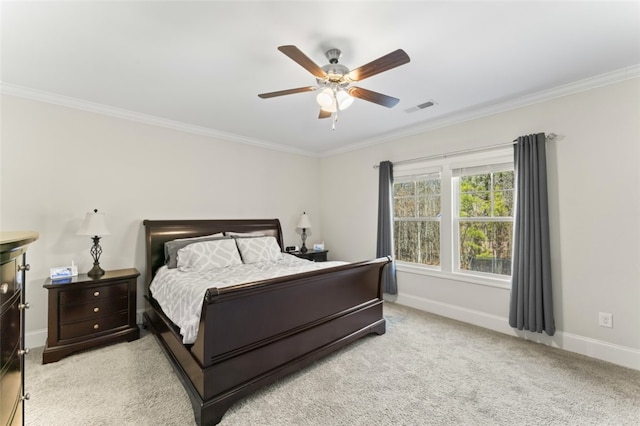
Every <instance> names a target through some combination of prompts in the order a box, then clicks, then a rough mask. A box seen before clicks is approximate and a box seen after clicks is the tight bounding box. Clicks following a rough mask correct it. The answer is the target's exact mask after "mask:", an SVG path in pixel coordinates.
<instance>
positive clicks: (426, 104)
mask: <svg viewBox="0 0 640 426" xmlns="http://www.w3.org/2000/svg"><path fill="white" fill-rule="evenodd" d="M435 104H436V103H435V102H434V101H433V100H428V101H426V102H423V103H421V104H419V105H416V106H414V107H411V108H408V109H406V110H405V111H406V112H416V111H420V110H421V109H426V108H429V107H432V106H434V105H435Z"/></svg>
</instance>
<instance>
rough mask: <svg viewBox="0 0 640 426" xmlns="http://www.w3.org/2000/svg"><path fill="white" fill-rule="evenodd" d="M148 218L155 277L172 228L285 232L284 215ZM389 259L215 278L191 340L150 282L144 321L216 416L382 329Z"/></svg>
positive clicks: (201, 409)
mask: <svg viewBox="0 0 640 426" xmlns="http://www.w3.org/2000/svg"><path fill="white" fill-rule="evenodd" d="M256 224H258V225H256ZM145 226H146V227H147V232H146V236H147V250H148V256H147V261H148V266H149V268H148V271H147V274H148V275H147V286H148V283H149V282H150V281H151V277H152V276H153V274H154V273H155V270H156V268H157V267H158V265H157V264H159V261H155V260H154V259H156V258H157V259H160V258H161V254H160V250H162V244H163V243H164V241H167V240H168V239H170V238H172V237H178V236H197V235H206V233H208V232H209V233H211V232H212V231H213V232H218V231H222V230H234V231H236V232H243V231H247V230H251V231H256V230H260V231H263V230H264V231H267V232H274V233H275V235H277V236H278V237H277V238H278V240H279V241H281V237H280V224H279V222H278V221H277V220H269V221H265V220H259V221H249V220H248V221H193V223H192V222H190V221H145ZM231 226H232V227H233V228H230V227H231ZM169 235H171V236H169ZM149 252H153V253H154V254H153V255H151V254H149ZM390 262H391V260H390V259H389V258H379V259H373V260H370V261H366V262H358V263H352V264H347V265H343V266H337V267H332V268H327V269H321V270H318V271H314V272H307V273H301V274H296V275H290V276H287V277H281V278H276V279H272V280H265V281H259V282H253V283H250V284H244V285H237V286H232V287H226V288H221V289H218V288H210V289H209V290H207V292H206V294H205V297H204V301H203V306H202V314H201V317H200V324H199V329H198V336H197V337H196V340H195V342H194V344H193V345H190V346H189V345H184V344H182V339H181V336H180V335H179V333H178V331H177V329H176V327H175V325H174V324H172V322H171V321H170V320H169V319H168V318H167V317H166V316H165V315H164V313H163V312H162V309H161V308H160V306H158V304H157V303H156V302H155V300H154V299H153V297H152V295H151V294H150V293H149V292H148V290H147V294H146V295H145V298H146V302H147V303H146V310H145V315H144V316H145V322H146V325H147V326H148V328H150V329H151V331H152V332H153V334H154V335H155V337H156V338H157V340H158V342H159V343H160V345H161V347H162V348H163V350H164V352H165V354H166V355H167V358H168V359H169V361H170V362H171V363H172V364H173V366H174V368H175V370H176V373H177V374H178V376H179V377H180V380H181V382H182V384H183V385H184V387H185V389H186V391H187V394H188V395H189V398H190V400H191V403H192V406H193V410H194V417H195V419H196V422H197V423H198V424H199V425H213V424H217V423H219V422H220V421H221V420H222V417H223V416H224V413H225V412H226V411H227V409H228V408H229V407H230V406H231V405H232V404H233V403H234V402H236V401H237V400H239V399H241V398H243V397H245V396H246V395H247V394H249V393H251V392H253V391H255V390H257V389H259V388H261V387H263V386H265V385H267V384H270V383H272V382H274V381H276V380H278V379H280V378H282V377H284V376H286V375H288V374H290V373H292V372H295V371H297V370H299V369H300V368H302V367H304V366H306V365H309V364H311V363H313V362H314V361H316V360H318V359H319V358H321V357H323V356H326V355H328V354H330V353H332V352H334V351H336V350H338V349H340V348H342V347H344V346H346V345H348V344H349V343H351V342H353V341H355V340H357V339H359V338H361V337H364V336H366V335H368V334H371V333H375V334H384V333H385V320H384V316H383V301H382V285H381V281H382V275H383V274H382V272H383V269H384V268H385V267H387V265H388V264H389V263H390Z"/></svg>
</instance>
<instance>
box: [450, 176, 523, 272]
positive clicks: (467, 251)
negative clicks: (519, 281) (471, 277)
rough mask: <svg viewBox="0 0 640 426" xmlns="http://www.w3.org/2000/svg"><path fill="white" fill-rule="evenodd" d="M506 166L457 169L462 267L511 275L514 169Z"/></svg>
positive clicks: (458, 220) (460, 258)
mask: <svg viewBox="0 0 640 426" xmlns="http://www.w3.org/2000/svg"><path fill="white" fill-rule="evenodd" d="M503 167H505V166H502V165H496V166H493V167H489V169H490V171H488V172H484V173H474V171H473V170H471V171H465V170H461V171H458V173H456V174H457V175H458V176H457V177H456V178H454V184H455V183H456V182H455V181H457V185H454V188H456V187H457V192H458V197H457V204H458V208H457V217H456V218H455V220H456V221H457V225H458V227H457V229H458V248H459V269H460V270H465V271H474V272H481V273H489V274H498V275H511V248H512V247H511V242H512V240H513V206H514V200H513V198H514V173H513V170H500V168H503ZM492 169H493V170H492ZM456 174H454V175H456Z"/></svg>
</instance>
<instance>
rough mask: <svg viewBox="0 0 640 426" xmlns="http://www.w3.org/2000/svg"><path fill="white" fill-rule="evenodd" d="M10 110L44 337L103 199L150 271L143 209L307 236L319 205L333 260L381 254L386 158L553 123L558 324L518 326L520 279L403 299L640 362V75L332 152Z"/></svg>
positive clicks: (117, 248)
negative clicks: (258, 224) (315, 185)
mask: <svg viewBox="0 0 640 426" xmlns="http://www.w3.org/2000/svg"><path fill="white" fill-rule="evenodd" d="M1 106H2V110H1V113H2V115H1V118H2V123H1V125H2V128H1V134H0V136H1V140H0V143H1V145H0V165H1V169H0V178H1V181H0V191H1V192H0V200H1V201H0V202H1V204H0V227H1V228H2V229H3V230H18V229H31V230H35V231H38V232H40V235H41V237H40V240H39V241H37V242H36V243H35V244H34V245H33V246H32V247H31V249H30V251H29V263H30V264H31V265H32V270H31V272H29V274H28V282H27V285H28V290H27V294H28V300H29V301H30V303H31V306H32V307H31V309H30V311H29V315H28V319H27V344H28V345H29V346H32V347H34V346H38V345H41V344H43V343H44V338H45V336H46V315H47V314H46V292H45V290H44V289H43V288H42V283H43V282H44V280H45V278H46V277H47V276H48V274H49V268H50V267H52V266H63V265H68V264H69V263H70V262H71V260H75V261H76V263H77V264H78V265H79V267H80V271H86V270H88V269H89V267H90V265H91V258H90V256H89V253H88V251H89V247H90V241H89V239H88V238H87V237H78V236H76V235H75V232H76V230H77V228H78V226H79V224H80V222H81V220H82V217H83V215H84V213H85V212H86V211H89V210H91V209H93V208H98V209H100V210H101V211H103V212H105V213H106V214H107V221H108V225H109V228H110V230H111V235H110V236H107V237H105V238H103V240H102V245H103V248H104V253H103V255H102V258H101V264H102V265H103V266H104V267H105V268H107V269H116V268H127V267H131V266H135V267H137V268H138V269H139V270H140V271H141V272H143V271H144V259H143V256H144V247H143V241H142V231H143V229H142V225H141V222H142V220H143V219H147V218H148V219H176V218H194V219H195V218H255V217H277V218H280V220H281V221H282V226H283V231H284V235H285V243H286V244H299V243H300V238H299V235H298V234H297V233H296V232H295V224H296V221H297V219H298V215H299V214H300V212H301V211H303V210H304V211H307V212H308V213H309V214H310V216H311V218H312V221H313V225H314V227H313V229H312V234H311V235H310V237H309V240H308V242H309V243H310V244H313V243H314V242H320V241H324V242H325V245H326V247H327V249H329V250H330V254H331V258H333V259H344V260H362V259H368V258H372V257H374V256H375V246H376V244H375V238H376V235H375V234H376V221H377V218H376V215H377V184H378V176H377V170H376V169H374V168H373V167H372V166H373V165H374V164H377V163H378V162H380V161H382V160H391V161H399V160H403V159H410V158H415V157H423V156H426V155H432V154H439V153H448V152H453V151H458V150H464V149H469V148H477V147H482V146H489V145H495V144H500V143H505V142H509V141H511V140H513V139H514V138H515V137H517V136H519V135H523V134H529V133H535V132H540V131H542V132H546V133H551V132H553V133H556V134H558V135H559V138H558V139H557V140H556V141H554V142H550V143H549V144H548V165H549V194H550V209H551V212H550V213H551V233H552V257H553V264H554V265H553V280H554V287H555V293H554V297H555V301H556V304H555V314H556V321H557V328H558V332H557V333H556V335H555V336H554V337H552V338H547V337H546V336H545V335H537V334H535V335H534V334H531V333H515V332H514V331H513V330H512V329H510V328H509V327H508V325H507V320H506V317H507V312H508V296H509V291H508V289H507V288H502V287H492V286H485V285H479V284H474V283H469V282H465V281H464V280H460V279H457V278H456V279H451V277H450V276H449V277H438V276H433V275H423V274H415V273H410V272H406V271H400V272H399V273H398V285H399V291H400V294H399V295H398V298H397V300H398V302H400V303H405V304H407V305H410V306H414V307H418V308H421V309H425V310H429V311H431V312H435V313H438V314H441V315H445V316H449V317H452V318H456V319H460V320H463V321H467V322H470V323H473V324H477V325H480V326H483V327H488V328H491V329H494V330H498V331H501V332H505V333H508V334H517V335H520V336H521V337H524V338H528V339H532V340H538V341H542V342H544V343H547V344H550V345H554V346H558V347H562V348H565V349H568V350H572V351H575V352H579V353H583V354H586V355H589V356H594V357H597V358H601V359H605V360H609V361H612V362H616V363H619V364H622V365H627V366H630V367H633V368H637V369H640V332H639V331H638V330H640V310H639V309H638V306H640V248H639V247H640V246H639V245H638V241H640V221H639V220H638V218H640V191H639V190H638V188H640V168H639V167H638V164H639V163H640V142H639V141H640V124H639V123H640V120H639V119H638V117H640V80H639V79H634V80H628V81H625V82H621V83H617V84H612V85H609V86H605V87H601V88H597V89H593V90H590V91H585V92H582V93H578V94H574V95H570V96H565V97H562V98H557V99H555V100H551V101H547V102H543V103H539V104H535V105H532V106H528V107H524V108H520V109H517V110H513V111H509V112H504V113H500V114H496V115H493V116H489V117H485V118H481V119H477V120H473V121H468V122H465V123H461V124H457V125H453V126H449V127H446V128H441V129H438V130H434V131H429V132H425V133H422V134H420V135H416V136H411V137H406V138H402V139H399V140H394V141H390V142H386V143H382V144H378V145H375V146H371V147H368V148H363V149H360V150H357V151H353V152H348V153H344V154H340V155H335V156H331V157H327V158H322V159H318V158H309V157H305V156H301V155H294V154H288V153H284V152H279V151H274V150H268V149H264V148H259V147H254V146H249V145H243V144H238V143H234V142H228V141H223V140H219V139H214V138H211V137H206V136H199V135H194V134H190V133H185V132H180V131H177V130H170V129H167V128H162V127H156V126H151V125H146V124H141V123H137V122H134V121H128V120H123V119H119V118H114V117H109V116H104V115H100V114H94V113H89V112H84V111H80V110H76V109H71V108H66V107H61V106H56V105H51V104H46V103H42V102H37V101H30V100H25V99H22V98H15V97H11V96H3V97H2V105H1ZM295 176H305V180H304V181H301V180H298V179H296V178H295ZM314 178H315V179H317V182H321V189H320V190H319V191H317V190H316V191H315V192H314V190H313V189H311V187H309V185H308V184H307V182H308V181H309V180H310V179H314ZM141 285H142V280H139V290H141V289H142V287H141ZM140 293H141V291H140ZM142 306H143V303H142V299H141V294H140V295H139V300H138V307H139V308H142ZM598 312H609V313H612V314H613V323H614V328H613V329H608V328H602V327H599V326H598V321H597V319H598Z"/></svg>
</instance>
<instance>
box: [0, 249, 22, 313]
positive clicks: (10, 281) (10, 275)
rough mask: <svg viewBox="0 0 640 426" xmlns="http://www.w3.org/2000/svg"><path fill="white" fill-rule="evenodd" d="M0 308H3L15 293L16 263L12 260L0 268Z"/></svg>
mask: <svg viewBox="0 0 640 426" xmlns="http://www.w3.org/2000/svg"><path fill="white" fill-rule="evenodd" d="M0 286H1V287H0V306H4V305H5V304H6V303H7V302H8V301H9V299H11V298H12V297H13V296H14V295H15V294H16V291H19V289H16V261H15V260H12V261H10V262H7V263H5V264H3V265H2V267H0Z"/></svg>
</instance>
